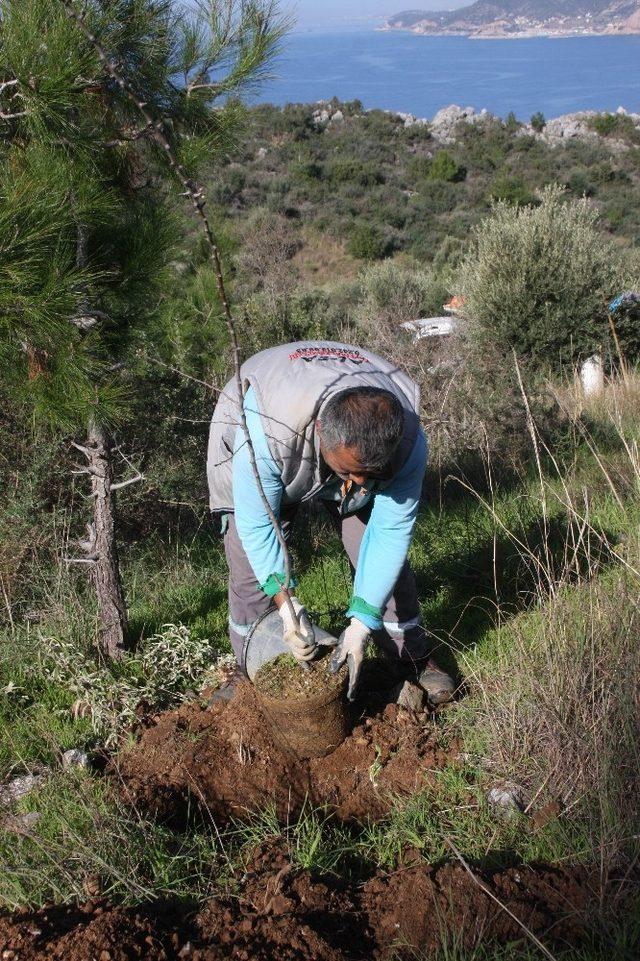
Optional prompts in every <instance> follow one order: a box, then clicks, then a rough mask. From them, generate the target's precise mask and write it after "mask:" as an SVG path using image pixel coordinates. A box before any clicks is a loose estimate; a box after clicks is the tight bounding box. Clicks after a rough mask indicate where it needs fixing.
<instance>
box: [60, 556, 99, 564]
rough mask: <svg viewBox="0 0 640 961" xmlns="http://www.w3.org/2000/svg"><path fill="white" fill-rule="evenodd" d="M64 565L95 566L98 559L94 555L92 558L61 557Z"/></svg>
mask: <svg viewBox="0 0 640 961" xmlns="http://www.w3.org/2000/svg"><path fill="white" fill-rule="evenodd" d="M62 560H63V561H64V562H65V564H97V563H98V560H99V557H98V555H97V554H94V555H93V556H92V557H63V558H62Z"/></svg>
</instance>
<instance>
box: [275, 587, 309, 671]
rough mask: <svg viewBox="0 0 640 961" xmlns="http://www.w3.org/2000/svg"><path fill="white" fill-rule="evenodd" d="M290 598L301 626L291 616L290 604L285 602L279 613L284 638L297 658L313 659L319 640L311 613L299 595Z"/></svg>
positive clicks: (301, 659) (303, 659)
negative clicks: (308, 612) (307, 610)
mask: <svg viewBox="0 0 640 961" xmlns="http://www.w3.org/2000/svg"><path fill="white" fill-rule="evenodd" d="M290 600H291V606H292V607H293V609H294V611H295V612H296V616H297V618H298V621H299V622H300V626H299V627H298V625H297V624H296V622H295V621H294V619H293V617H292V616H291V607H290V606H289V604H286V603H285V604H283V605H282V606H281V607H280V608H279V610H278V614H279V615H280V617H281V618H282V626H283V631H282V638H283V640H284V642H285V644H286V645H287V646H288V647H289V648H290V649H291V653H292V654H293V656H294V657H295V658H296V660H298V661H311V660H313V658H314V656H315V653H316V647H317V642H316V639H315V636H314V633H313V627H312V624H311V621H310V620H309V615H308V614H307V612H306V610H305V608H304V607H303V605H302V604H301V603H300V601H299V600H298V598H297V597H292V598H290Z"/></svg>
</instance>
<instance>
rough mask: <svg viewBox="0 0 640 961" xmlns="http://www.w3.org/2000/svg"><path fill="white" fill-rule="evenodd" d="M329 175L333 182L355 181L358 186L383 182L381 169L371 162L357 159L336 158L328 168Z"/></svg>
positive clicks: (369, 185)
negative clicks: (362, 161)
mask: <svg viewBox="0 0 640 961" xmlns="http://www.w3.org/2000/svg"><path fill="white" fill-rule="evenodd" d="M329 176H330V177H331V179H332V180H333V181H334V183H355V184H357V185H358V186H359V187H375V185H376V184H381V183H383V182H384V177H383V175H382V173H381V171H380V170H379V169H378V167H376V166H375V165H374V164H372V163H366V164H365V163H361V162H360V161H359V160H355V159H353V158H351V159H343V160H336V161H335V162H334V163H333V164H331V167H330V169H329Z"/></svg>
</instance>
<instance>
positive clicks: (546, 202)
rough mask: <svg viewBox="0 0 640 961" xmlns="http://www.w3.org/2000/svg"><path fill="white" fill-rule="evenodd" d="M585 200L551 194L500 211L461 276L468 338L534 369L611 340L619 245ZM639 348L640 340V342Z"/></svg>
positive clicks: (478, 238) (480, 233)
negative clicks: (524, 361) (609, 307)
mask: <svg viewBox="0 0 640 961" xmlns="http://www.w3.org/2000/svg"><path fill="white" fill-rule="evenodd" d="M597 220H598V215H597V213H596V211H594V210H593V208H592V207H591V206H590V205H589V203H588V201H586V200H573V201H570V202H565V197H564V192H563V190H562V189H561V188H559V187H557V186H554V187H548V188H546V189H545V191H544V192H543V199H542V202H541V204H540V206H538V207H522V208H519V207H512V206H510V205H508V204H506V203H504V202H500V203H498V204H496V206H495V207H494V209H493V211H492V213H491V215H490V216H489V217H488V218H487V219H486V220H484V221H483V222H482V223H481V224H480V225H479V226H478V227H477V228H476V229H475V231H474V234H473V241H472V245H471V249H470V251H469V253H468V254H467V256H466V257H465V258H464V260H463V262H462V264H461V267H460V272H459V292H460V293H462V294H463V296H464V297H465V300H466V310H467V313H468V316H469V318H470V320H471V325H470V334H471V336H472V338H473V339H474V340H475V341H476V342H477V343H478V344H480V345H482V344H484V345H487V344H491V345H492V346H493V347H495V348H496V349H498V350H499V351H500V352H502V353H503V354H509V353H510V351H511V350H512V349H513V350H515V351H516V353H517V354H518V355H519V356H520V357H522V358H526V359H527V360H529V361H531V362H532V364H533V365H534V366H538V367H547V366H558V365H559V364H561V363H563V362H568V361H575V360H577V359H578V358H579V357H584V356H586V355H588V354H591V353H593V352H594V351H596V350H599V349H601V348H602V346H603V344H605V343H606V342H607V340H608V336H609V324H608V317H607V307H606V305H607V300H608V298H610V297H611V296H612V295H614V294H615V293H616V292H617V291H618V290H619V289H621V287H622V285H623V277H624V271H623V267H622V263H621V260H620V256H619V254H618V250H617V248H616V246H615V245H614V243H613V242H612V241H611V240H609V239H608V238H607V237H606V236H604V235H603V234H601V233H599V231H598V229H597V226H596V225H597ZM638 341H639V342H640V334H639V335H638Z"/></svg>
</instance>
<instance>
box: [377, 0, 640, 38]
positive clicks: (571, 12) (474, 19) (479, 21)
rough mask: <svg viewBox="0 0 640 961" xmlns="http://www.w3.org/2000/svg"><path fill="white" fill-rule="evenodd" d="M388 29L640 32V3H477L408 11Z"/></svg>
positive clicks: (505, 32) (518, 33)
mask: <svg viewBox="0 0 640 961" xmlns="http://www.w3.org/2000/svg"><path fill="white" fill-rule="evenodd" d="M387 28H388V29H390V30H411V31H413V32H414V33H425V34H438V33H446V34H464V35H469V36H485V37H491V36H494V37H508V36H526V35H535V34H555V35H558V34H578V35H580V34H585V35H588V34H619V33H640V0H476V2H475V3H473V4H471V5H470V6H468V7H461V8H459V9H457V10H443V11H433V10H429V11H427V10H406V11H404V12H403V13H397V14H396V15H395V16H393V17H390V18H389V20H388V21H387Z"/></svg>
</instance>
